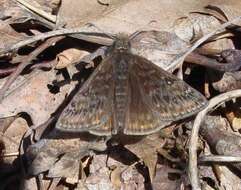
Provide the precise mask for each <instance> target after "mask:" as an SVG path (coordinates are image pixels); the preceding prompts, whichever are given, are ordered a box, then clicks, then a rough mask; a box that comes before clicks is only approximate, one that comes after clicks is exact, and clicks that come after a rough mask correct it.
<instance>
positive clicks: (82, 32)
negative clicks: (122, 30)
mask: <svg viewBox="0 0 241 190" xmlns="http://www.w3.org/2000/svg"><path fill="white" fill-rule="evenodd" d="M86 31H87V32H86ZM71 34H78V39H82V40H85V41H88V42H93V43H97V44H100V37H102V38H103V36H97V35H98V33H91V32H88V30H87V29H86V28H85V27H83V26H82V27H79V28H72V29H60V30H54V31H51V32H45V33H42V34H39V35H36V36H34V37H32V38H29V39H26V40H23V41H21V42H19V43H16V44H14V45H12V46H11V47H9V48H4V49H0V55H3V54H6V53H8V52H10V51H14V50H17V49H19V48H21V47H23V46H26V45H29V44H32V43H34V42H37V41H40V40H45V39H46V38H50V37H54V36H63V35H71ZM99 35H103V34H99ZM112 43H113V40H112V39H109V38H105V42H103V41H101V45H111V44H112Z"/></svg>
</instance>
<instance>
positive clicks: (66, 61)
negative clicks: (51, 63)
mask: <svg viewBox="0 0 241 190" xmlns="http://www.w3.org/2000/svg"><path fill="white" fill-rule="evenodd" d="M88 54H89V52H87V51H84V50H80V49H76V48H70V49H66V50H64V51H63V52H61V53H60V54H58V55H57V57H56V59H57V65H56V66H55V68H56V69H63V68H65V67H67V66H69V65H71V64H76V63H78V62H79V61H80V60H81V59H82V58H83V57H84V56H86V55H88Z"/></svg>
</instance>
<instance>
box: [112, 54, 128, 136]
mask: <svg viewBox="0 0 241 190" xmlns="http://www.w3.org/2000/svg"><path fill="white" fill-rule="evenodd" d="M117 57H118V56H117ZM118 58H119V59H118V61H117V62H116V63H115V64H114V83H115V85H114V133H119V132H121V133H122V132H123V129H124V128H125V125H126V118H127V109H126V108H127V106H128V100H129V98H128V94H129V93H128V81H129V65H128V61H127V60H125V58H123V57H118Z"/></svg>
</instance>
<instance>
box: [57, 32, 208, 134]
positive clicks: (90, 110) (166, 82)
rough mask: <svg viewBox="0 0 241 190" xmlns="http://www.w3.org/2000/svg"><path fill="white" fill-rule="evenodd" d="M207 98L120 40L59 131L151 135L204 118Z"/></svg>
mask: <svg viewBox="0 0 241 190" xmlns="http://www.w3.org/2000/svg"><path fill="white" fill-rule="evenodd" d="M206 104H207V100H206V99H205V97H204V96H203V95H202V94H201V93H199V92H198V91H196V90H195V89H193V88H192V87H190V86H189V85H188V84H186V83H185V82H184V81H182V80H180V79H178V78H177V77H176V76H174V75H172V74H170V73H168V72H166V71H164V70H163V69H161V68H160V67H158V66H156V65H154V64H153V63H152V62H151V61H149V60H147V59H145V58H144V57H141V56H138V55H134V54H132V53H131V42H130V40H129V38H128V37H127V36H125V35H120V36H118V38H117V40H115V42H114V43H113V45H112V46H111V47H110V48H109V50H108V53H107V56H106V58H104V60H103V61H102V62H101V63H100V65H99V66H98V67H97V68H96V69H95V71H94V72H93V74H92V75H91V76H90V78H89V79H88V80H87V81H86V82H85V83H84V85H83V86H82V87H81V89H80V90H79V92H78V93H77V94H76V95H75V96H74V98H73V99H72V100H71V102H70V103H69V105H68V106H67V107H66V108H65V109H64V111H63V112H62V114H61V115H60V118H59V119H58V122H57V124H56V128H57V129H59V130H61V131H69V132H70V131H72V132H89V133H91V134H95V135H100V136H101V135H104V136H109V135H116V134H120V133H121V134H126V135H147V134H151V133H154V132H157V131H158V130H160V129H161V128H163V127H165V126H167V125H168V124H170V123H172V122H174V121H177V120H180V119H183V118H186V117H189V116H191V115H194V114H196V113H198V112H199V111H200V110H202V109H203V108H204V107H205V106H206Z"/></svg>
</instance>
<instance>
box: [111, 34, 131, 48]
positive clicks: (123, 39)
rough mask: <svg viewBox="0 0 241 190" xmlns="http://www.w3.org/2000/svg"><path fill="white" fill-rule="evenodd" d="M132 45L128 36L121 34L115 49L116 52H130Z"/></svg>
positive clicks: (114, 45)
mask: <svg viewBox="0 0 241 190" xmlns="http://www.w3.org/2000/svg"><path fill="white" fill-rule="evenodd" d="M130 48H131V43H130V40H129V37H128V35H126V34H119V35H118V36H117V38H116V40H115V42H114V44H113V49H114V51H116V52H128V51H130Z"/></svg>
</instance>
